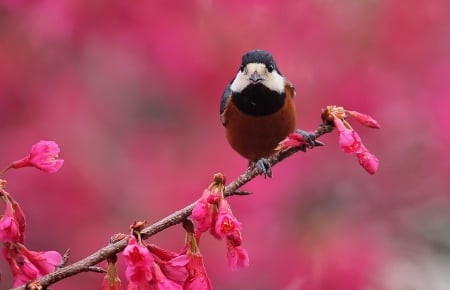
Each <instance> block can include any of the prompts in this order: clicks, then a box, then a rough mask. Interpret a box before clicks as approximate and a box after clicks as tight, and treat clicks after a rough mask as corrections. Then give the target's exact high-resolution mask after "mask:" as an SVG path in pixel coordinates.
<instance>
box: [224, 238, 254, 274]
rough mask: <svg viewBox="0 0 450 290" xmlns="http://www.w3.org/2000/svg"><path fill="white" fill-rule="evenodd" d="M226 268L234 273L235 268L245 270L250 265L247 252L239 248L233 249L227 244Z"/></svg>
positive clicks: (233, 247)
mask: <svg viewBox="0 0 450 290" xmlns="http://www.w3.org/2000/svg"><path fill="white" fill-rule="evenodd" d="M227 247H228V252H227V258H228V266H229V267H230V269H231V270H233V271H235V270H237V268H247V267H248V266H249V265H250V259H249V257H248V253H247V251H246V250H245V249H244V248H243V247H241V246H238V247H235V246H233V245H232V244H231V243H227Z"/></svg>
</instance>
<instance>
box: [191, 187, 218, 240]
mask: <svg viewBox="0 0 450 290" xmlns="http://www.w3.org/2000/svg"><path fill="white" fill-rule="evenodd" d="M209 195H210V191H209V190H207V189H205V190H204V191H203V194H202V196H201V197H200V199H199V200H198V201H197V204H196V205H195V207H194V209H193V210H192V220H193V221H194V223H195V227H196V229H197V231H199V232H206V231H207V230H208V229H209V228H210V227H211V219H212V215H213V209H212V205H211V203H209V202H208V197H209Z"/></svg>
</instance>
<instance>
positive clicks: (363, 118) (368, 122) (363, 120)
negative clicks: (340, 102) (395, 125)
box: [345, 110, 381, 129]
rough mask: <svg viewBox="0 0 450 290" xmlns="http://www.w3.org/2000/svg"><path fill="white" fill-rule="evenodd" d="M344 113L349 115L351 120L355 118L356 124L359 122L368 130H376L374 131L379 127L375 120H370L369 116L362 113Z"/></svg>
mask: <svg viewBox="0 0 450 290" xmlns="http://www.w3.org/2000/svg"><path fill="white" fill-rule="evenodd" d="M345 112H346V113H347V114H348V115H350V116H352V117H353V118H355V119H356V120H357V121H358V122H360V123H361V124H363V125H364V126H367V127H370V128H376V129H379V128H380V127H381V126H380V124H379V123H378V122H377V120H375V119H374V118H372V117H371V116H369V115H366V114H362V113H360V112H357V111H347V110H346V111H345Z"/></svg>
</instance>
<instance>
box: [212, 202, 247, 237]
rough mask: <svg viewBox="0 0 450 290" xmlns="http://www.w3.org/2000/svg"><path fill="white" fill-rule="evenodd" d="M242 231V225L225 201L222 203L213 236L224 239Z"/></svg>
mask: <svg viewBox="0 0 450 290" xmlns="http://www.w3.org/2000/svg"><path fill="white" fill-rule="evenodd" d="M240 229H241V223H240V222H239V221H238V220H237V219H236V218H235V217H234V216H233V214H232V213H231V210H230V207H229V205H228V202H227V201H226V200H225V199H224V200H222V201H221V202H220V205H219V212H218V214H217V219H216V221H215V226H214V229H211V230H213V232H212V233H213V235H214V236H215V237H219V238H222V237H223V236H230V235H234V232H235V231H239V230H240Z"/></svg>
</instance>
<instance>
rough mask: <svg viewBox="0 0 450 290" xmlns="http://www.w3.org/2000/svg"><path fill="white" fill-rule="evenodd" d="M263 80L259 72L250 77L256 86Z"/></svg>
mask: <svg viewBox="0 0 450 290" xmlns="http://www.w3.org/2000/svg"><path fill="white" fill-rule="evenodd" d="M262 80H263V78H262V77H261V75H260V74H259V73H258V72H257V71H255V72H254V73H252V75H251V76H250V81H251V82H252V83H254V84H256V83H259V82H260V81H262Z"/></svg>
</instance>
